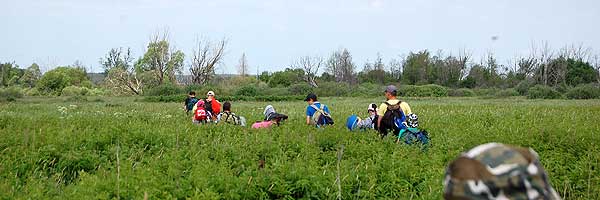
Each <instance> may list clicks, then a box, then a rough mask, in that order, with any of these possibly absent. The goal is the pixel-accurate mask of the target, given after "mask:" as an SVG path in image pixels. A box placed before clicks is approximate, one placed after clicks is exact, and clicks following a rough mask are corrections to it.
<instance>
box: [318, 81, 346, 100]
mask: <svg viewBox="0 0 600 200" xmlns="http://www.w3.org/2000/svg"><path fill="white" fill-rule="evenodd" d="M351 91H352V89H351V87H350V85H349V84H348V83H336V82H322V83H320V84H319V87H318V88H315V90H314V92H315V93H316V94H317V96H319V97H321V96H323V97H332V96H337V97H339V96H348V95H349V94H350V92H351Z"/></svg>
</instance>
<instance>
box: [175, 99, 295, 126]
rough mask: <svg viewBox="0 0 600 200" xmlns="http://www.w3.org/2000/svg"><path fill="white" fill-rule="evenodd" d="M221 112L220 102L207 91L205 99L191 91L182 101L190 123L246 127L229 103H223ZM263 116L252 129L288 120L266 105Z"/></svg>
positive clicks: (244, 120)
mask: <svg viewBox="0 0 600 200" xmlns="http://www.w3.org/2000/svg"><path fill="white" fill-rule="evenodd" d="M222 108H223V109H222V111H221V102H219V101H218V100H217V99H216V98H215V92H213V91H208V93H206V99H198V98H197V97H196V93H195V92H194V91H191V92H189V93H188V97H187V98H186V99H185V101H184V110H185V112H186V113H188V114H189V113H190V111H191V112H192V114H193V116H192V123H194V124H207V123H215V124H233V125H239V126H246V118H245V117H243V116H239V115H236V114H235V113H234V112H232V109H231V102H228V101H226V102H224V103H223V107H222ZM263 115H264V116H265V117H264V119H263V120H262V121H257V122H256V123H254V124H252V127H253V128H267V127H270V126H272V125H279V123H280V122H281V121H284V120H286V119H287V118H288V116H287V115H284V114H280V113H277V112H275V108H274V107H273V106H272V105H267V106H266V107H265V111H264V112H263Z"/></svg>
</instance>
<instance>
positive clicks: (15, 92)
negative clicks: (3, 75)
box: [0, 86, 23, 101]
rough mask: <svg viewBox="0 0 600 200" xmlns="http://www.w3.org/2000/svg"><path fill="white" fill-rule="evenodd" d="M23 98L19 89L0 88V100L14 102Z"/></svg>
mask: <svg viewBox="0 0 600 200" xmlns="http://www.w3.org/2000/svg"><path fill="white" fill-rule="evenodd" d="M21 97H23V91H22V90H21V88H19V87H14V86H13V87H7V88H0V100H2V101H15V100H17V99H18V98H21Z"/></svg>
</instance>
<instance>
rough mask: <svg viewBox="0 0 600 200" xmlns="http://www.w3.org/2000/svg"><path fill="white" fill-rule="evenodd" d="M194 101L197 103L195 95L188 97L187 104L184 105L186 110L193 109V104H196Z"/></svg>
mask: <svg viewBox="0 0 600 200" xmlns="http://www.w3.org/2000/svg"><path fill="white" fill-rule="evenodd" d="M196 103H198V99H196V97H192V98H190V100H189V101H188V102H187V105H185V109H186V110H188V111H190V110H192V109H194V105H196Z"/></svg>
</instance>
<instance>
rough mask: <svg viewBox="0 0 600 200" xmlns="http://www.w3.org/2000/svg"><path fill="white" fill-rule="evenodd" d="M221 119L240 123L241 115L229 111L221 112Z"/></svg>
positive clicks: (231, 122)
mask: <svg viewBox="0 0 600 200" xmlns="http://www.w3.org/2000/svg"><path fill="white" fill-rule="evenodd" d="M220 121H222V122H225V123H228V124H234V125H240V117H238V116H237V115H235V114H234V113H232V112H228V111H227V112H223V113H221V117H220Z"/></svg>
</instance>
